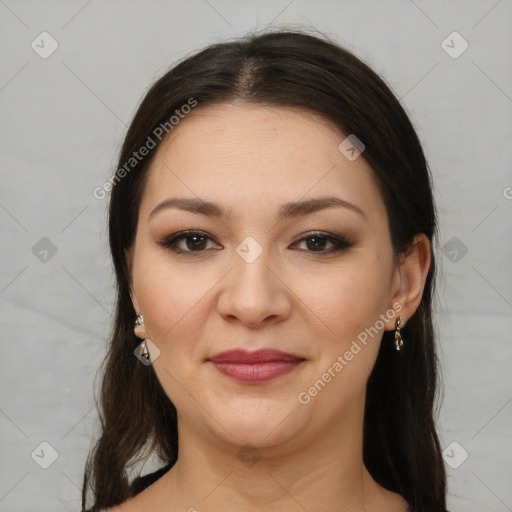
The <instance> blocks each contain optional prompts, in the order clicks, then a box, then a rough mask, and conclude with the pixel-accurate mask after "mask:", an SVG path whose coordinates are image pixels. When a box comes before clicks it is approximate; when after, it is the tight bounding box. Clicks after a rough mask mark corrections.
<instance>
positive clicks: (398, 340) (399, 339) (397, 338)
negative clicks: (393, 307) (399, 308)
mask: <svg viewBox="0 0 512 512" xmlns="http://www.w3.org/2000/svg"><path fill="white" fill-rule="evenodd" d="M401 325H402V317H401V316H399V317H398V318H397V320H396V330H395V348H396V349H397V350H400V349H401V348H402V346H403V344H404V340H403V339H402V335H401V333H400V326H401Z"/></svg>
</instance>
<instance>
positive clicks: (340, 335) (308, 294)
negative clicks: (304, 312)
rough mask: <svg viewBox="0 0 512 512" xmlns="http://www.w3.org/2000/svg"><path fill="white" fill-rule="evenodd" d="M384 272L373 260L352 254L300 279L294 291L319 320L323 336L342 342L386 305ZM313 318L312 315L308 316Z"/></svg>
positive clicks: (360, 328)
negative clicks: (349, 257) (339, 262)
mask: <svg viewBox="0 0 512 512" xmlns="http://www.w3.org/2000/svg"><path fill="white" fill-rule="evenodd" d="M386 276H387V272H385V269H383V268H382V266H380V265H379V264H378V261H377V260H373V261H371V260H369V259H367V258H363V257H361V258H353V259H352V260H350V261H348V260H347V261H346V262H345V263H344V264H343V265H341V264H340V265H339V266H336V267H332V266H331V267H330V268H329V269H328V270H325V271H324V272H322V273H317V274H316V275H315V277H314V278H307V279H305V278H304V277H303V278H302V279H301V282H300V285H299V286H298V289H300V290H301V291H300V292H298V295H299V296H300V297H301V300H302V302H303V303H304V305H305V306H307V309H309V310H310V312H313V313H314V314H315V315H316V318H317V319H319V320H318V321H320V320H321V323H320V326H321V327H322V328H323V331H324V332H325V334H326V336H327V337H326V339H327V340H332V343H334V344H338V345H339V344H340V343H341V344H343V343H346V342H347V341H350V340H351V339H352V337H354V336H357V334H358V333H359V332H361V331H362V330H364V329H365V328H368V327H370V326H371V325H373V324H374V323H375V321H376V320H377V319H378V318H379V315H380V314H381V313H384V312H385V311H386V309H387V307H388V305H387V300H388V296H389V286H388V282H387V278H386ZM312 318H315V316H312Z"/></svg>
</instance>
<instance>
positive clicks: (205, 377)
mask: <svg viewBox="0 0 512 512" xmlns="http://www.w3.org/2000/svg"><path fill="white" fill-rule="evenodd" d="M345 138H346V135H345V134H343V133H341V132H340V131H339V130H337V129H336V128H335V127H334V126H332V125H331V124H330V123H328V122H327V121H324V120H322V119H321V118H319V117H318V116H316V115H314V114H311V113H309V112H307V113H306V112H302V111H299V110H295V109H280V108H275V107H264V106H254V105H248V104H245V103H238V104H223V105H216V106H208V107H201V106H200V105H199V107H198V108H197V109H196V110H195V111H194V112H193V113H192V114H190V115H189V116H188V117H186V118H185V119H184V120H183V121H181V122H180V124H179V125H178V126H177V127H175V128H174V129H173V131H172V133H171V136H170V137H169V139H168V140H167V141H166V143H165V144H164V145H162V146H161V147H160V148H159V150H158V152H157V154H156V155H155V159H154V160H153V163H152V165H151V169H150V171H149V172H150V173H149V176H148V181H147V184H146V187H145V190H144V193H143V197H142V202H141V206H140V212H139V221H138V226H137V235H136V239H135V243H134V247H133V248H132V249H133V251H132V252H131V254H130V262H131V265H132V268H131V270H132V278H133V284H132V300H133V302H134V307H135V310H136V311H137V312H140V313H142V314H143V316H144V329H145V337H147V338H148V339H149V340H151V341H152V343H154V345H156V346H157V347H158V349H159V350H160V354H159V356H158V357H157V358H156V359H155V361H154V363H153V365H154V369H155V371H156V374H157V376H158V379H159V380H160V382H161V384H162V386H163V388H164V390H165V392H166V393H167V395H168V396H169V398H170V399H171V401H172V402H173V403H174V404H175V406H176V408H177V411H178V417H179V422H180V423H179V428H180V429H181V430H180V435H182V434H183V433H184V432H185V431H186V432H188V433H189V434H195V435H198V436H199V437H200V438H202V439H204V438H205V437H207V438H208V439H211V440H216V442H217V443H219V442H221V443H222V442H225V443H229V444H231V445H233V446H240V445H243V444H246V443H252V444H254V445H256V446H258V447H269V446H274V447H277V445H280V446H281V447H282V448H283V449H284V448H285V447H296V446H297V445H299V444H306V443H311V441H312V440H318V439H321V435H322V434H323V433H324V432H327V431H328V430H329V431H331V432H332V431H336V432H338V433H342V432H343V431H344V429H352V430H353V429H354V428H356V426H357V425H358V424H359V425H360V422H361V420H362V411H363V407H364V394H365V389H366V382H367V379H368V377H369V375H370V372H371V370H372V367H373V365H374V362H375V359H376V356H377V353H378V350H379V345H380V341H381V337H382V332H383V331H384V330H392V329H394V327H395V322H396V318H397V316H398V312H397V311H398V310H399V309H400V307H401V306H400V304H398V303H397V297H398V296H399V288H400V277H399V271H398V269H397V267H396V266H395V263H394V258H393V250H392V245H391V240H390V232H389V226H388V218H387V214H386V209H385V206H384V203H383V200H382V197H381V195H380V193H379V190H378V187H377V184H376V182H375V178H374V176H373V174H372V170H371V168H370V167H369V166H368V164H367V163H366V162H365V160H364V159H363V157H359V158H356V159H353V156H354V155H355V154H356V153H354V152H351V151H348V152H345V153H342V152H341V150H340V149H339V148H338V146H339V145H340V143H341V142H342V141H343V140H344V139H345ZM346 143H347V142H345V144H346ZM343 147H346V146H342V148H343ZM353 153H354V154H353ZM347 156H350V157H351V158H347ZM363 156H364V153H363ZM326 198H329V199H328V200H327V199H326ZM171 199H172V200H174V199H180V200H187V202H186V203H182V205H183V207H182V208H180V207H179V205H174V206H173V205H172V204H170V200H171ZM202 201H204V202H208V205H206V206H205V205H202V203H201V202H202ZM315 201H316V202H315ZM209 203H212V204H214V206H211V205H210V204H209ZM301 203H304V205H303V206H302V207H300V206H299V204H301ZM187 205H188V207H187ZM194 209H196V211H192V210H194ZM188 230H193V231H200V233H192V234H190V233H189V234H188V235H187V234H185V235H184V236H183V237H182V238H180V239H175V240H174V242H173V240H171V237H172V236H174V235H175V234H176V233H178V232H182V231H188ZM166 241H167V242H166ZM149 347H150V350H151V347H152V345H151V344H149ZM232 350H241V351H246V352H245V353H244V352H241V353H235V354H231V355H229V354H227V355H226V356H219V354H221V353H223V352H226V351H232ZM260 350H278V351H282V352H284V353H286V354H288V356H287V355H283V354H277V355H276V354H275V353H267V354H265V353H264V352H263V353H260V354H259V358H258V357H256V359H257V362H255V361H254V360H251V359H250V354H249V355H247V352H249V353H251V352H254V351H260ZM358 422H359V423H358Z"/></svg>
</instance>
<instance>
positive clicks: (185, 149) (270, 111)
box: [140, 103, 385, 216]
mask: <svg viewBox="0 0 512 512" xmlns="http://www.w3.org/2000/svg"><path fill="white" fill-rule="evenodd" d="M346 137H347V135H346V134H344V133H343V132H342V131H341V130H340V129H339V128H338V127H336V126H335V125H334V124H333V123H331V122H330V121H329V120H326V119H325V118H323V117H322V116H320V115H318V114H316V113H313V112H310V111H306V110H299V109H296V108H282V107H273V106H261V105H251V104H247V103H227V104H220V105H210V106H207V107H201V106H200V105H199V106H198V107H196V109H195V110H194V111H193V112H192V113H191V114H189V115H188V116H186V117H185V118H184V119H183V120H181V121H180V123H179V124H178V125H177V126H176V127H175V128H174V129H173V131H172V132H171V133H170V136H168V138H167V139H165V140H164V142H163V143H162V145H161V146H160V147H159V149H158V150H157V153H156V155H155V158H154V160H153V162H152V165H151V168H150V170H149V176H148V180H147V183H146V187H145V190H144V194H143V201H142V204H141V212H140V213H141V215H144V214H146V215H148V213H149V209H150V208H151V207H152V206H154V205H155V204H157V203H158V202H161V201H163V200H165V199H166V198H167V197H169V196H174V197H176V196H180V197H200V198H204V199H207V200H208V199H211V200H215V202H218V203H221V204H223V205H225V207H226V210H228V211H230V212H233V213H234V214H238V213H239V214H240V215H244V214H247V215H249V214H252V215H254V214H255V213H257V212H259V213H260V214H262V213H264V212H263V209H264V210H265V211H267V210H268V209H270V208H271V205H272V204H276V205H281V204H284V203H287V202H290V201H297V200H299V199H301V198H308V197H314V196H320V195H327V194H329V195H333V194H334V195H338V196H339V197H341V198H343V199H345V200H347V201H350V202H352V203H356V204H358V205H359V206H360V207H361V209H363V210H366V211H367V212H368V215H369V216H372V215H382V214H383V213H384V214H385V208H384V205H383V202H382V199H381V197H380V193H379V189H378V187H377V183H376V178H375V176H374V173H373V170H372V169H371V168H370V167H369V165H368V164H367V162H366V161H365V160H364V158H362V157H359V158H357V159H355V160H353V161H351V160H349V159H347V158H346V157H345V156H344V154H343V153H342V152H341V151H340V150H339V145H340V143H342V142H343V141H344V140H345V139H346ZM143 210H146V211H145V212H144V211H143Z"/></svg>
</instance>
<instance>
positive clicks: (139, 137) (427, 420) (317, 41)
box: [82, 31, 446, 512]
mask: <svg viewBox="0 0 512 512" xmlns="http://www.w3.org/2000/svg"><path fill="white" fill-rule="evenodd" d="M240 100H241V101H245V102H249V103H251V104H261V105H265V106H268V105H270V106H282V107H291V108H294V107H298V108H301V109H309V111H311V112H315V113H317V114H321V115H322V116H324V117H325V118H326V119H328V120H330V121H331V122H333V123H334V124H335V125H336V126H338V127H339V128H340V129H341V130H342V131H343V132H344V133H345V134H347V135H348V134H354V135H356V136H357V138H358V139H360V140H361V141H363V143H364V145H365V151H364V155H363V157H364V158H365V160H366V161H367V162H368V164H369V165H370V166H371V168H372V169H373V172H374V175H375V177H376V180H377V183H378V184H379V187H380V191H381V194H382V197H383V199H384V202H385V205H386V209H387V213H388V218H389V226H390V233H391V240H392V243H393V249H394V252H395V255H401V254H403V253H404V252H405V251H406V250H407V247H408V246H409V243H410V241H411V239H412V237H413V236H414V235H415V234H416V233H425V234H426V235H427V237H428V238H429V239H430V241H431V242H432V241H433V240H434V238H435V236H436V229H437V228H436V214H435V206H434V200H433V194H432V184H431V176H430V171H429V168H428V165H427V162H426V159H425V156H424V153H423V150H422V147H421V144H420V142H419V140H418V137H417V135H416V132H415V130H414V128H413V126H412V124H411V122H410V120H409V118H408V116H407V114H406V113H405V111H404V108H403V107H402V106H401V104H400V102H399V101H398V100H397V98H396V97H395V96H394V94H393V93H392V92H391V91H390V89H389V87H388V86H387V85H386V84H385V82H384V81H383V80H382V79H381V78H380V77H379V76H378V75H377V74H376V73H375V72H374V71H372V70H371V69H370V67H369V66H368V65H366V64H365V63H364V62H362V61H361V60H360V59H359V58H357V57H356V56H354V55H353V54H352V53H351V52H349V51H347V50H346V49H344V48H343V47H341V46H340V45H339V44H337V43H336V42H334V41H332V40H331V39H329V38H328V37H326V36H318V35H311V34H308V33H306V32H304V31H271V32H263V33H261V34H253V35H251V36H249V37H247V38H243V39H237V40H232V41H228V42H223V43H219V44H214V45H211V46H208V47H206V48H205V49H203V50H201V51H199V52H198V53H196V54H194V55H192V56H190V57H188V58H186V59H184V60H182V61H181V62H180V63H178V64H177V65H175V66H174V67H173V68H171V69H170V70H169V71H168V72H166V73H165V74H164V75H163V76H162V77H161V78H160V79H159V80H157V81H156V82H155V83H154V84H153V85H152V86H151V88H150V89H149V91H148V92H147V93H146V95H145V96H144V98H143V100H142V101H141V104H140V106H139V108H138V110H137V112H136V114H135V116H134V118H133V121H132V123H131V124H130V126H129V128H128V131H127V134H126V137H125V139H124V143H123V145H122V148H121V151H120V156H119V162H118V171H117V173H116V175H115V177H116V179H115V181H113V182H112V192H111V196H110V209H109V242H110V250H111V253H112V259H113V263H114V267H115V274H116V279H117V306H116V312H115V322H114V325H113V329H112V333H111V339H110V345H109V349H108V353H107V355H106V358H105V362H104V367H103V373H102V385H101V394H100V397H99V401H100V403H99V405H98V408H99V416H100V423H101V435H100V437H99V439H98V441H97V442H96V444H95V445H94V447H93V448H92V449H91V452H90V454H89V457H88V460H87V464H86V469H85V474H84V482H83V489H82V510H83V511H85V510H90V511H91V512H95V511H98V510H100V509H102V508H106V507H109V506H114V505H116V504H119V503H121V502H123V501H125V500H126V499H128V498H129V497H131V496H134V495H135V494H137V493H138V492H140V491H141V490H142V489H143V488H144V487H146V486H147V485H149V484H150V483H151V482H152V481H154V480H155V478H156V477H157V476H159V475H161V474H163V472H165V471H166V470H168V469H169V468H170V467H172V465H173V464H174V463H175V462H176V460H177V457H178V449H179V447H178V432H177V414H176V409H175V407H174V405H173V404H172V403H171V401H170V400H169V398H168V397H167V396H166V394H165V393H164V391H163V389H162V387H161V385H160V383H159V382H158V379H157V377H156V375H155V372H154V370H153V368H152V366H147V367H146V366H144V365H143V364H141V363H140V362H139V361H138V360H137V358H136V357H134V355H133V352H134V349H135V348H136V347H137V345H138V344H139V343H140V340H138V339H137V338H136V337H135V334H134V332H133V325H134V319H135V311H134V309H133V305H132V302H131V299H130V295H129V289H130V273H129V268H128V266H127V261H126V258H125V254H126V251H127V250H128V249H129V248H130V247H131V246H132V244H133V242H134V237H135V232H136V225H137V220H138V210H139V206H140V200H141V194H142V191H143V187H144V183H145V178H146V176H147V174H148V173H147V171H148V167H149V165H150V163H151V160H152V157H153V156H154V155H155V153H156V151H157V149H158V147H159V145H160V139H159V138H158V137H155V136H154V134H155V133H160V132H159V131H158V128H159V127H160V131H162V129H161V127H162V126H166V127H167V129H166V131H169V133H170V135H169V136H171V137H172V126H171V125H170V123H169V120H170V119H171V117H172V116H173V115H175V114H176V111H179V112H181V111H182V110H180V109H183V108H184V107H183V106H184V105H187V104H188V105H190V104H191V103H192V102H193V101H195V102H197V107H196V108H201V106H205V105H211V104H214V103H216V102H229V101H240ZM165 123H167V124H165ZM155 130H157V131H156V132H155ZM148 137H151V140H152V141H153V143H154V144H155V146H156V147H154V148H153V149H151V151H149V152H147V153H148V154H147V155H146V156H144V157H141V156H140V155H138V158H137V160H136V161H135V159H134V158H133V155H134V153H135V152H138V150H139V149H140V148H141V147H143V146H144V145H146V144H147V141H148V140H149V139H148ZM161 138H162V140H163V139H164V137H161ZM131 159H132V160H131ZM127 162H130V166H127ZM132 164H133V165H132ZM122 168H124V172H121V171H120V169H122ZM431 258H432V264H431V267H430V269H429V272H428V275H427V279H426V284H425V289H424V293H423V297H422V300H421V304H420V305H419V308H418V309H417V311H416V312H415V314H414V315H413V316H412V317H411V318H410V320H409V321H408V322H407V325H406V326H405V327H404V329H403V330H402V333H403V335H404V338H405V339H406V341H407V345H406V346H405V347H404V349H403V350H402V351H400V352H397V351H395V350H394V348H393V343H392V339H391V336H392V335H393V333H391V332H385V333H384V335H383V340H382V343H381V347H380V351H379V354H378V357H377V361H376V364H375V366H374V369H373V371H372V373H371V375H370V378H369V380H368V385H367V394H366V406H365V407H366V408H365V415H364V426H363V428H364V434H363V461H364V464H365V465H366V467H367V469H368V471H369V472H370V474H371V475H372V477H373V478H374V479H375V480H376V481H377V482H378V483H379V484H380V485H382V486H383V487H385V488H387V489H389V490H391V491H394V492H397V493H399V494H401V495H402V496H403V497H404V498H405V499H406V500H407V501H408V502H409V504H410V505H411V507H412V511H414V512H426V511H428V512H444V511H445V506H446V504H445V501H446V475H445V468H444V464H443V460H442V456H441V448H440V444H439V439H438V436H437V433H436V426H435V403H436V399H437V394H436V393H437V386H438V382H437V381H438V360H437V357H436V351H435V344H434V330H433V324H432V297H433V290H434V275H435V260H434V254H433V250H432V249H431ZM149 454H156V455H157V456H158V457H159V460H161V461H162V466H163V467H162V469H161V470H160V471H159V472H158V473H155V474H153V475H149V476H146V477H139V478H136V479H135V480H132V481H130V474H129V473H130V469H131V468H133V467H134V464H136V463H137V462H140V461H141V460H143V459H144V458H145V457H147V456H148V455H149ZM91 493H92V496H93V500H92V505H91V507H90V508H89V509H87V502H88V496H89V494H91Z"/></svg>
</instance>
